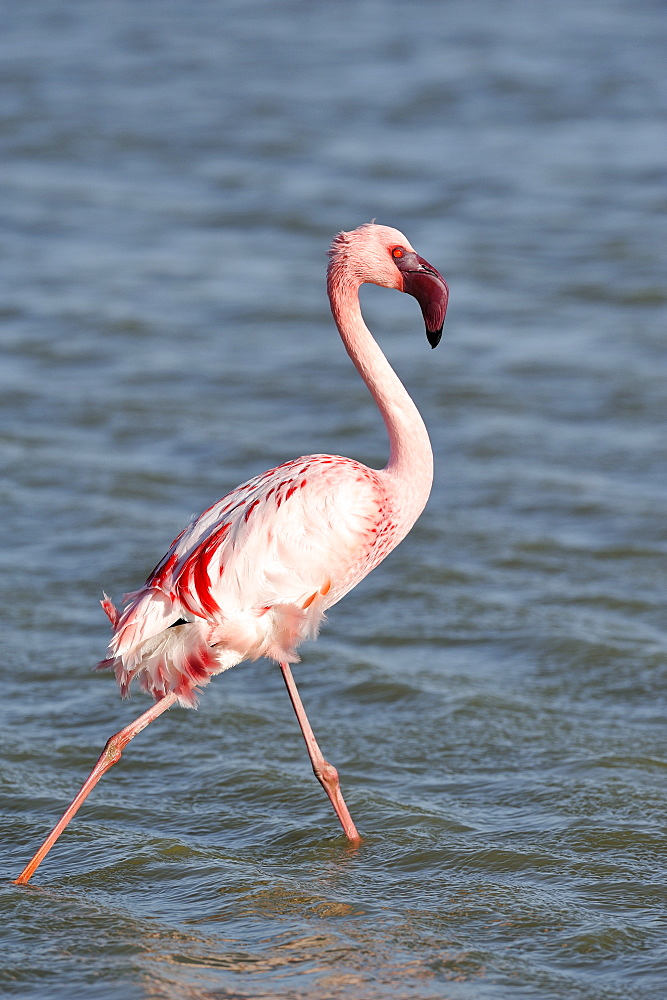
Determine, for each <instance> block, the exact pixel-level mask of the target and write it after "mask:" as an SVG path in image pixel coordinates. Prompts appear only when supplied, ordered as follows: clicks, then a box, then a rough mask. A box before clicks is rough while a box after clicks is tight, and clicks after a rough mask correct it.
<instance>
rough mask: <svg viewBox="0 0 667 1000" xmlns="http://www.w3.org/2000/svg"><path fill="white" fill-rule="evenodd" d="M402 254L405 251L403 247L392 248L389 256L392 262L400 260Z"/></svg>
mask: <svg viewBox="0 0 667 1000" xmlns="http://www.w3.org/2000/svg"><path fill="white" fill-rule="evenodd" d="M404 253H405V249H404V248H403V247H394V249H393V250H392V251H391V255H392V257H393V258H394V260H400V259H401V257H402V256H403V254H404Z"/></svg>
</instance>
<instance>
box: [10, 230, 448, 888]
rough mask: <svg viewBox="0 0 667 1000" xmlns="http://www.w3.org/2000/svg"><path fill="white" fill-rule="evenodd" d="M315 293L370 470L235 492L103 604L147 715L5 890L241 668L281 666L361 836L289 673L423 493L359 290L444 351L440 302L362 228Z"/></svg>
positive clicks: (414, 421) (420, 274)
mask: <svg viewBox="0 0 667 1000" xmlns="http://www.w3.org/2000/svg"><path fill="white" fill-rule="evenodd" d="M329 257H330V260H329V268H328V277H327V290H328V294H329V301H330V303H331V311H332V313H333V317H334V320H335V322H336V326H337V327H338V332H339V333H340V336H341V339H342V341H343V344H344V345H345V348H346V350H347V352H348V354H349V355H350V357H351V359H352V362H353V364H354V365H355V367H356V369H357V371H358V372H359V374H360V375H361V377H362V379H363V380H364V382H365V383H366V385H367V386H368V388H369V390H370V392H371V395H372V396H373V399H374V400H375V402H376V403H377V405H378V407H379V410H380V413H381V414H382V417H383V419H384V422H385V425H386V427H387V431H388V434H389V443H390V457H389V463H388V464H387V466H386V468H384V469H382V470H381V471H376V470H375V469H369V468H367V467H366V466H365V465H361V464H360V463H359V462H356V461H354V459H351V458H341V457H340V456H338V455H308V456H306V457H304V458H297V459H295V460H294V461H292V462H286V463H285V464H284V465H280V466H278V467H277V468H276V469H271V470H270V471H269V472H265V473H264V474H263V475H261V476H257V477H255V478H254V479H251V480H249V482H247V483H244V484H243V485H242V486H238V487H237V488H236V489H235V490H233V491H232V492H231V493H228V494H227V496H225V497H223V498H222V500H218V502H217V503H215V504H213V506H212V507H209V509H208V510H205V511H204V513H203V514H200V516H199V517H198V518H196V519H195V520H194V521H193V522H192V523H191V524H190V525H188V527H187V528H185V530H184V531H182V532H181V534H180V535H179V536H178V538H176V540H175V541H174V542H173V543H172V546H171V548H170V549H169V551H168V552H167V554H166V556H165V557H164V559H162V561H161V562H160V563H159V564H158V565H157V567H156V568H155V569H154V570H153V572H152V573H151V574H150V576H149V577H148V580H147V581H146V583H145V584H144V586H143V587H141V589H140V590H137V591H135V592H134V593H131V594H128V595H126V600H127V604H126V605H125V608H124V610H123V611H122V612H119V611H118V610H117V609H116V608H115V607H114V605H113V604H112V603H111V601H110V600H109V598H108V597H107V596H106V594H105V595H104V600H103V601H102V602H101V603H102V607H103V608H104V610H105V612H106V613H107V615H108V617H109V619H110V621H111V624H112V627H113V638H112V639H111V642H110V645H109V650H110V654H111V655H110V657H109V659H107V660H103V661H102V663H100V665H99V666H100V667H111V668H113V669H114V671H115V674H116V679H117V681H118V684H119V686H120V690H121V693H122V695H123V696H125V695H126V694H127V692H128V688H129V686H130V683H131V681H132V680H134V679H135V678H136V680H137V681H138V682H139V684H140V685H141V686H142V687H143V688H144V690H146V691H147V692H148V693H149V694H151V695H152V696H153V698H155V704H154V705H153V706H152V707H151V708H149V709H148V711H146V712H144V713H143V714H142V715H140V716H139V718H138V719H136V720H135V721H134V722H133V723H131V724H130V725H129V726H127V727H126V728H125V729H121V731H120V732H118V733H116V734H115V735H114V736H112V737H111V738H110V739H109V741H108V742H107V744H106V746H105V748H104V750H103V751H102V754H101V756H100V758H99V760H98V761H97V763H96V765H95V767H94V768H93V770H92V771H91V773H90V775H89V777H88V778H87V780H86V781H85V783H84V784H83V786H82V788H81V790H80V791H79V793H78V794H77V796H76V797H75V798H74V800H73V801H72V803H71V805H70V806H69V808H68V809H67V810H66V812H65V813H64V814H63V816H62V818H61V819H60V820H59V822H58V823H57V824H56V826H55V827H54V828H53V830H52V831H51V833H50V834H49V836H48V837H47V838H46V840H45V841H44V843H43V844H42V846H41V847H40V848H39V850H38V851H37V853H36V854H35V855H34V857H33V858H32V860H31V861H30V862H29V863H28V864H27V865H26V867H25V868H24V870H23V871H22V872H21V874H20V875H19V877H18V878H17V879H16V883H17V884H22V883H25V882H27V881H28V880H29V879H30V877H31V876H32V874H33V873H34V871H35V869H36V868H37V866H38V865H39V864H40V862H41V861H42V859H43V858H44V857H45V856H46V854H47V853H48V851H49V850H50V849H51V847H52V846H53V844H54V843H55V841H56V840H57V839H58V837H59V836H60V834H61V833H62V831H63V830H64V829H65V827H66V826H67V824H68V823H69V821H70V820H71V819H72V817H73V816H74V814H75V813H76V812H77V810H78V809H79V807H80V806H81V804H82V803H83V801H84V800H85V798H86V796H87V795H88V794H89V792H90V791H91V790H92V789H93V788H94V786H95V785H96V784H97V782H98V781H99V779H100V778H101V777H102V775H103V774H104V773H105V772H106V771H107V770H108V769H109V768H110V767H111V766H112V765H113V764H115V763H116V761H117V760H119V758H120V756H121V753H122V751H123V749H124V748H125V747H126V746H127V744H128V743H129V742H130V740H131V739H133V737H134V736H136V735H137V733H140V732H141V731H142V729H145V727H146V726H147V725H148V724H149V723H150V722H152V721H153V720H154V719H156V718H157V717H158V716H159V715H161V714H162V713H163V712H165V711H166V710H167V709H168V708H171V706H172V705H174V704H176V703H178V704H180V705H182V706H189V707H193V706H194V705H195V704H196V696H197V694H198V689H199V688H201V687H203V686H204V685H205V684H208V682H209V681H210V679H211V677H212V676H213V675H214V674H219V673H221V672H222V671H223V670H227V669H229V667H233V666H234V665H235V664H237V663H240V662H241V661H242V660H256V659H257V658H258V657H260V656H267V657H270V658H271V659H273V660H276V661H277V662H278V663H279V664H280V669H281V671H282V674H283V678H284V681H285V684H286V686H287V690H288V693H289V697H290V699H291V702H292V705H293V707H294V710H295V712H296V716H297V719H298V721H299V725H300V727H301V731H302V733H303V736H304V739H305V741H306V746H307V748H308V754H309V756H310V760H311V763H312V766H313V771H314V772H315V775H316V777H317V778H318V780H319V781H320V783H321V785H322V786H323V788H324V790H325V791H326V793H327V795H328V796H329V798H330V800H331V803H332V805H333V807H334V810H335V811H336V815H337V816H338V819H339V820H340V822H341V825H342V827H343V830H344V832H345V834H346V836H347V837H348V838H349V840H351V841H358V840H359V839H360V838H359V834H358V833H357V830H356V827H355V825H354V823H353V821H352V817H351V816H350V813H349V811H348V808H347V805H346V804H345V800H344V799H343V795H342V793H341V790H340V783H339V780H338V773H337V771H336V769H335V768H334V767H332V765H331V764H329V763H328V762H327V761H326V760H325V759H324V757H323V755H322V752H321V750H320V748H319V746H318V744H317V742H316V740H315V736H314V735H313V731H312V729H311V727H310V723H309V722H308V719H307V717H306V713H305V710H304V708H303V705H302V703H301V699H300V696H299V693H298V691H297V689H296V685H295V683H294V679H293V677H292V673H291V670H290V666H289V664H290V663H295V662H297V661H298V656H297V654H296V647H297V646H298V645H299V644H300V643H301V642H302V641H303V640H304V639H309V638H315V636H316V635H317V632H318V629H319V626H320V622H321V621H322V618H323V616H324V612H325V611H326V610H327V608H330V607H331V606H332V605H334V604H335V603H336V602H337V601H339V600H340V599H341V597H343V595H344V594H347V593H348V591H350V590H351V589H352V588H353V587H354V586H356V584H357V583H359V581H360V580H362V579H363V578H364V577H365V576H366V574H367V573H369V572H370V571H371V570H372V569H373V568H374V567H375V566H377V564H378V563H379V562H380V561H381V560H382V559H384V557H385V556H386V555H387V554H388V553H389V552H390V551H391V550H392V549H393V548H394V547H395V546H396V545H398V543H399V542H400V541H401V540H402V539H403V538H404V537H405V536H406V535H407V533H408V532H409V530H410V528H411V527H412V525H413V524H414V522H415V521H416V520H417V518H418V517H419V515H420V513H421V512H422V510H423V508H424V505H425V504H426V501H427V499H428V496H429V493H430V491H431V483H432V480H433V453H432V451H431V445H430V442H429V438H428V433H427V431H426V427H425V426H424V422H423V421H422V418H421V416H420V415H419V411H418V410H417V407H416V406H415V404H414V403H413V402H412V400H411V399H410V396H409V395H408V393H407V392H406V390H405V388H404V387H403V385H402V384H401V382H400V381H399V379H398V377H397V376H396V374H395V372H394V371H393V369H392V368H391V366H390V365H389V362H388V361H387V359H386V358H385V356H384V354H383V353H382V351H381V350H380V348H379V347H378V346H377V344H376V342H375V341H374V339H373V337H372V336H371V333H370V331H369V330H368V328H367V326H366V324H365V323H364V320H363V317H362V315H361V309H360V306H359V294H358V292H359V286H360V285H361V284H363V283H364V282H372V283H374V284H376V285H382V286H383V287H385V288H396V289H398V291H401V292H408V293H409V294H410V295H413V296H414V297H415V298H416V299H417V301H418V302H419V304H420V306H421V309H422V313H423V316H424V320H425V324H426V334H427V338H428V341H429V343H430V344H431V347H436V346H437V344H438V343H439V341H440V337H441V334H442V327H443V323H444V319H445V312H446V310H447V300H448V297H449V291H448V288H447V284H446V282H445V280H444V278H443V277H442V276H441V275H440V274H439V273H438V272H437V271H436V270H435V269H434V268H433V267H431V265H430V264H428V263H427V262H426V261H425V260H423V258H421V257H419V256H418V255H417V254H416V253H415V251H414V250H413V249H412V247H411V246H410V244H409V243H408V241H407V240H406V238H405V236H403V234H402V233H400V232H398V230H396V229H390V228H388V227H387V226H377V225H374V224H372V223H371V224H368V225H363V226H360V227H359V229H355V230H354V231H353V232H350V233H340V234H339V235H338V236H337V237H336V238H335V239H334V241H333V243H332V246H331V249H330V251H329Z"/></svg>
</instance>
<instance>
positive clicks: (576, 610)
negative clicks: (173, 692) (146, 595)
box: [0, 0, 667, 1000]
mask: <svg viewBox="0 0 667 1000" xmlns="http://www.w3.org/2000/svg"><path fill="white" fill-rule="evenodd" d="M2 19H3V24H2V31H0V49H1V53H2V63H1V65H2V70H1V72H2V77H3V88H2V92H1V95H2V96H1V97H0V116H1V120H2V128H1V130H0V149H1V155H0V180H1V182H2V190H3V195H2V205H1V210H2V224H1V229H0V252H1V253H2V258H3V264H2V279H1V280H2V296H1V317H0V319H1V324H2V325H1V331H2V343H3V364H2V368H1V370H0V377H1V379H2V388H3V393H2V413H1V427H2V441H3V450H2V453H3V462H4V466H5V484H6V485H5V490H4V493H3V499H2V523H3V527H4V529H5V535H6V545H5V547H4V554H3V557H2V559H3V573H2V577H1V586H2V590H3V593H2V601H1V606H2V608H3V612H4V614H3V618H4V627H3V654H2V668H3V691H4V696H3V702H2V713H3V714H2V734H3V741H2V743H3V753H2V770H1V774H2V787H3V793H4V794H3V805H2V812H1V821H2V842H3V863H2V868H3V871H4V873H5V881H4V884H3V887H2V894H1V899H2V925H3V935H2V958H3V961H2V966H3V971H2V989H3V990H4V995H6V996H17V997H21V998H36V1000H43V998H47V997H48V998H49V1000H61V998H62V1000H65V998H74V1000H78V998H92V997H95V998H96V1000H99V998H104V1000H106V998H110V1000H111V998H113V1000H116V998H118V1000H135V998H141V1000H222V998H259V997H261V998H276V997H280V998H282V997H285V998H306V997H307V998H313V1000H317V998H322V1000H329V998H345V1000H366V998H392V1000H394V998H396V1000H402V998H419V1000H422V998H423V1000H426V998H431V997H444V998H453V1000H515V998H517V997H530V998H531V1000H532V998H535V1000H552V998H567V1000H572V998H577V1000H578V998H581V1000H593V998H595V1000H628V998H631V1000H639V998H642V1000H645V998H646V1000H647V998H658V997H663V996H664V990H665V980H666V973H667V955H666V950H665V910H666V907H665V902H666V895H667V894H666V891H665V879H666V876H667V871H666V866H665V856H664V843H665V841H664V833H665V821H664V807H665V789H666V787H667V785H666V781H665V777H666V766H667V756H666V752H665V741H664V726H663V721H664V712H665V665H666V662H667V656H666V653H667V636H666V631H665V625H666V622H665V604H664V587H663V583H664V567H665V556H666V554H667V531H666V528H665V525H666V523H667V521H666V518H665V514H666V513H667V502H666V499H665V488H664V487H665V463H666V460H667V448H666V444H665V433H664V428H665V417H666V415H667V414H666V409H667V392H666V388H665V379H664V370H665V347H664V322H665V313H666V308H665V307H666V305H667V295H666V294H665V290H664V268H663V262H664V241H665V235H666V234H665V209H666V208H667V201H666V199H665V186H664V184H665V156H664V151H665V147H664V107H665V104H664V98H665V92H664V49H665V34H666V29H665V19H664V6H663V5H662V4H660V3H658V2H655V3H654V2H651V0H632V2H630V0H623V2H621V0H618V2H614V0H588V2H587V3H585V4H582V3H580V2H579V0H561V2H560V3H558V4H552V5H548V4H534V3H529V2H522V0H503V2H499V3H495V4H490V3H484V2H482V0H451V2H449V3H446V4H445V3H433V2H431V3H429V2H427V0H412V2H411V3H409V4H406V3H393V2H383V3H380V2H373V0H368V2H355V3H350V2H346V0H338V2H337V3H335V4H307V3H298V2H289V0H283V2H281V3H278V2H271V0H252V2H249V0H243V2H222V0H220V2H217V3H214V2H199V3H196V4H191V3H186V2H184V0H172V2H167V0H165V2H162V3H158V2H147V3H142V4H132V3H128V2H123V0H114V2H113V3H102V2H101V3H98V4H94V5H93V4H90V5H86V4H78V3H61V2H54V0H50V2H45V0H34V2H32V3H30V4H24V5H18V4H15V5H7V6H6V7H5V9H4V13H3V15H2ZM373 217H377V219H378V220H379V221H381V222H383V223H386V224H390V225H394V226H397V227H398V228H401V229H403V230H404V231H405V232H406V233H407V235H408V237H409V238H410V239H411V240H412V242H413V243H414V244H415V246H416V247H417V249H418V251H419V252H420V253H421V254H423V255H424V256H425V257H426V258H427V259H429V260H431V261H432V262H433V263H434V264H435V265H436V266H437V267H439V268H440V269H441V270H442V271H443V273H444V274H445V275H446V277H447V278H448V280H449V282H450V285H451V290H452V300H451V308H450V315H449V317H448V321H447V326H446V329H445V336H444V338H443V343H442V346H441V348H440V349H439V350H438V351H437V352H431V351H430V350H429V349H428V347H427V344H426V341H425V338H424V336H423V332H422V330H421V323H420V317H419V310H418V308H417V306H416V304H415V303H414V301H412V300H410V299H409V298H408V297H407V296H406V297H403V296H398V295H395V294H393V293H389V292H387V291H385V290H381V289H369V290H367V291H364V294H363V305H364V310H365V313H366V316H367V319H368V322H369V325H370V326H371V328H372V329H373V330H375V331H376V332H377V334H378V339H379V340H380V341H381V343H382V345H383V347H384V348H385V349H386V351H387V353H388V355H389V357H390V358H391V360H392V362H393V363H394V364H395V366H396V368H397V370H398V371H399V372H400V374H401V377H402V378H403V379H404V380H405V383H406V385H407V386H408V387H409V389H410V391H411V393H412V394H413V395H414V397H415V399H416V400H417V402H418V404H419V406H420V408H421V409H422V411H423V413H424V416H425V419H426V421H427V423H428V425H429V428H430V430H431V433H432V438H433V444H434V450H435V454H436V469H437V472H436V482H435V486H434V491H433V495H432V498H431V501H430V503H429V506H428V508H427V510H426V512H425V514H424V515H423V517H422V519H421V520H420V522H419V523H418V525H417V526H416V528H415V529H414V531H413V532H412V533H411V535H410V536H409V538H408V539H407V540H406V541H405V542H404V543H403V544H402V545H401V547H400V548H399V549H398V550H397V551H396V552H395V553H394V554H393V555H392V556H391V557H390V558H389V559H388V560H387V561H386V562H385V563H384V564H383V565H382V566H381V567H380V568H379V569H378V570H376V571H375V573H374V574H372V576H371V577H370V578H369V579H368V580H367V581H365V583H364V584H363V585H361V586H360V587H359V588H358V589H357V590H356V591H355V592H354V593H353V594H351V595H350V596H349V597H348V598H346V599H345V600H344V601H343V602H342V603H341V604H340V605H339V606H337V607H336V608H334V609H332V611H331V612H330V614H329V621H328V624H327V625H326V627H325V629H324V630H323V633H322V635H321V637H320V639H319V641H318V643H317V644H315V645H309V646H308V647H306V648H305V649H304V659H303V664H302V665H301V666H299V667H298V668H296V676H297V680H298V682H299V684H300V687H301V690H302V695H303V698H304V701H305V703H306V706H307V708H308V710H309V713H310V715H311V719H312V721H313V725H314V728H315V730H316V732H317V734H318V736H319V738H320V741H321V743H322V746H323V749H324V751H325V753H326V754H327V756H328V757H329V759H330V760H332V761H333V762H334V763H335V764H336V765H337V766H338V768H339V770H340V773H341V776H342V781H343V787H344V790H345V793H346V797H347V801H348V804H349V806H350V809H351V811H352V814H353V816H354V818H355V820H356V822H357V824H358V826H359V828H360V830H361V831H362V832H363V834H364V838H365V839H364V842H363V844H362V845H361V846H360V847H359V848H357V849H352V848H350V847H349V846H348V845H347V843H346V842H345V840H344V839H343V838H342V837H341V835H340V834H339V831H338V828H337V824H336V820H335V816H334V815H333V813H332V812H331V810H330V808H329V804H328V802H327V800H326V798H325V797H324V795H323V793H322V791H321V789H320V787H319V785H318V784H317V783H316V782H315V780H314V779H313V777H312V774H311V773H310V770H309V767H308V763H307V758H306V755H305V749H304V747H303V744H302V741H301V738H300V735H299V733H298V730H297V728H296V723H295V720H294V718H293V717H292V713H291V709H290V706H289V703H288V701H287V698H286V695H285V692H284V690H283V689H282V682H281V679H280V677H279V673H278V671H277V668H276V667H274V666H272V665H271V664H269V663H266V662H260V663H257V664H251V665H244V666H241V667H238V668H236V669H235V670H233V671H231V672H230V673H229V674H226V675H224V676H223V677H220V678H217V679H216V680H215V681H214V682H213V683H212V684H211V686H210V687H209V688H208V689H207V690H206V692H205V695H204V697H203V699H202V704H201V707H200V709H199V711H198V712H186V711H183V710H173V711H171V712H170V713H168V715H167V716H166V717H164V718H162V719H160V720H159V721H158V722H156V723H155V724H154V725H153V726H151V727H150V728H149V729H148V730H147V731H146V732H144V733H143V734H142V735H141V736H140V737H138V738H137V739H136V740H135V741H134V743H133V744H132V746H131V747H130V748H128V750H127V752H126V754H125V756H124V758H123V761H122V763H121V764H119V765H118V766H117V767H116V768H114V770H113V771H112V772H111V773H110V774H109V775H107V776H106V777H105V778H104V780H103V782H102V784H101V785H100V786H99V788H98V789H97V790H96V792H95V794H94V795H93V797H92V798H91V799H90V800H89V802H88V803H87V804H86V806H85V807H84V809H83V810H82V811H81V813H80V814H79V815H78V817H77V818H76V820H75V821H74V822H73V823H72V825H71V827H70V828H69V829H68V831H67V833H66V834H65V835H64V836H63V837H62V839H61V841H60V842H59V843H58V845H57V847H56V848H55V849H54V850H53V851H52V853H51V854H50V855H49V857H48V859H47V860H46V861H45V862H44V864H43V865H42V867H41V868H40V870H39V872H38V874H37V876H36V877H35V879H34V885H33V886H31V887H27V888H18V887H15V886H13V885H11V884H10V881H9V880H10V879H11V878H12V877H15V876H16V874H18V872H19V871H20V869H21V868H22V866H23V865H24V864H25V862H26V861H27V860H28V858H29V857H30V855H31V854H32V852H33V850H34V849H35V847H36V846H37V844H38V843H39V842H40V841H41V839H42V837H43V836H44V834H45V833H46V831H47V829H48V828H49V827H50V826H51V824H52V823H53V822H54V821H55V819H56V817H57V816H58V815H59V814H60V812H61V811H62V809H63V807H64V806H65V804H66V803H67V802H68V801H69V799H70V798H71V796H72V795H73V793H74V791H75V790H76V788H77V787H78V786H79V784H80V782H81V781H82V779H83V777H84V776H85V774H86V773H87V771H88V769H89V767H90V766H91V764H92V762H93V761H94V760H95V759H96V757H97V754H98V753H99V750H100V748H101V746H102V745H103V743H104V741H105V740H106V738H107V737H108V736H109V735H110V734H111V733H112V732H114V731H116V730H117V729H119V728H121V726H123V725H125V724H126V723H127V722H129V721H130V719H132V718H133V717H134V716H135V715H136V714H138V713H139V711H142V710H143V709H144V708H145V707H146V706H147V702H146V701H145V699H143V698H142V697H140V696H138V695H137V696H136V697H135V698H134V700H133V702H132V703H130V704H128V703H121V702H120V700H119V698H118V695H117V692H116V689H115V687H114V685H113V682H112V680H111V679H110V678H109V677H108V676H106V675H100V674H95V673H92V672H91V669H90V668H91V667H92V666H93V665H94V664H95V662H96V661H97V660H98V659H99V658H100V657H101V656H102V655H103V653H104V647H105V644H106V640H107V635H108V633H107V630H106V627H105V622H104V618H103V615H102V613H101V611H100V608H99V606H98V604H97V600H98V597H99V596H100V593H101V590H102V588H105V589H106V590H107V591H108V592H109V593H110V594H112V595H113V596H114V597H115V598H119V597H120V595H121V594H122V593H123V592H124V591H126V590H130V589H132V588H133V587H135V586H136V585H137V584H138V583H140V582H141V581H142V580H143V579H144V577H145V576H146V573H147V571H148V570H149V569H150V568H151V567H152V566H153V565H154V564H155V563H156V562H157V560H158V558H159V557H160V556H161V555H162V553H163V551H164V550H165V548H166V546H167V545H168V543H169V542H170V541H171V539H172V538H173V536H174V535H175V534H176V533H177V532H178V531H179V530H180V528H181V527H182V526H183V525H184V524H185V522H186V521H187V520H188V518H189V517H190V515H191V514H193V513H195V512H196V511H198V510H200V509H203V508H204V507H205V506H207V505H208V504H209V503H211V502H212V501H213V500H215V499H216V498H217V497H219V496H220V495H222V494H223V493H224V492H225V491H227V490H228V489H230V488H231V487H233V486H234V485H236V484H237V483H238V482H241V481H242V480H244V479H246V478H247V477H249V476H251V475H254V474H256V473H257V472H260V471H262V470H264V469H265V468H268V467H270V466H272V465H275V464H277V463H278V462H281V461H283V460H285V459H287V458H291V457H294V456H297V455H300V454H304V453H308V452H310V451H325V450H326V451H332V452H340V453H342V454H346V455H351V456H354V457H356V458H360V459H362V460H364V461H366V462H368V463H369V464H375V465H381V464H383V463H384V461H385V459H386V442H385V437H384V430H383V427H382V424H381V422H380V421H379V419H378V416H377V414H376V413H375V412H374V409H373V406H372V403H371V401H370V400H369V398H368V395H367V393H366V391H365V389H364V387H363V385H362V384H361V383H360V381H359V380H358V378H357V377H356V375H355V373H354V371H353V370H352V368H351V366H350V364H349V361H348V359H347V357H346V355H345V354H344V352H343V351H342V349H341V346H340V343H339V342H338V340H337V337H336V335H335V331H333V328H332V324H331V319H330V316H329V313H328V306H327V302H326V297H325V293H324V263H325V256H324V254H325V250H326V247H327V245H328V242H329V240H330V238H331V236H332V234H333V233H334V232H336V231H337V230H338V229H341V228H352V227H354V226H356V225H358V224H359V223H360V222H363V221H366V220H368V219H370V218H373Z"/></svg>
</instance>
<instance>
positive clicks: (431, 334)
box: [426, 327, 442, 348]
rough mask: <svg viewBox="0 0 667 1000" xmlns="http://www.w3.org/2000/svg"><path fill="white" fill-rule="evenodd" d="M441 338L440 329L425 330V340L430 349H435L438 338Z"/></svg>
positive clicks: (438, 341)
mask: <svg viewBox="0 0 667 1000" xmlns="http://www.w3.org/2000/svg"><path fill="white" fill-rule="evenodd" d="M441 337H442V327H440V329H439V330H427V331H426V339H427V340H428V342H429V344H430V345H431V347H432V348H435V347H437V346H438V344H439V343H440V338H441Z"/></svg>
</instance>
